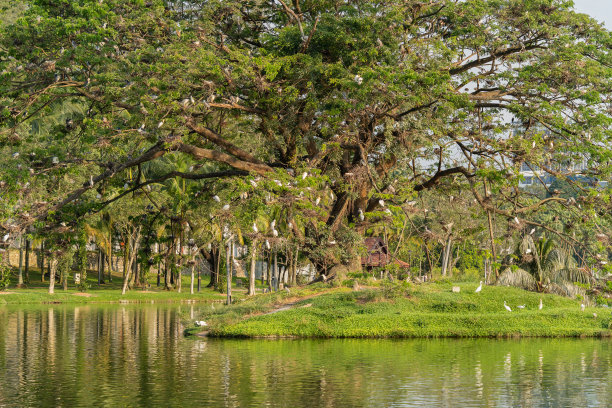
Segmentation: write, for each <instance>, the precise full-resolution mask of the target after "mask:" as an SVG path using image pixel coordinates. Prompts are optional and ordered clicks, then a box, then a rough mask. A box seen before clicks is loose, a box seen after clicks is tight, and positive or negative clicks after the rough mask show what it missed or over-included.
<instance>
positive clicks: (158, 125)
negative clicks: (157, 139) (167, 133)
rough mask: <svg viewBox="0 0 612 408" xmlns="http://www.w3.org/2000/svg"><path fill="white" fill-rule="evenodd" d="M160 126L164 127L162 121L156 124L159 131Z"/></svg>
mask: <svg viewBox="0 0 612 408" xmlns="http://www.w3.org/2000/svg"><path fill="white" fill-rule="evenodd" d="M162 126H164V121H163V120H162V121H161V122H159V123H158V124H157V128H158V129H159V128H160V127H162Z"/></svg>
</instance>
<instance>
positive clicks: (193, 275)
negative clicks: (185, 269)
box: [189, 265, 195, 295]
mask: <svg viewBox="0 0 612 408" xmlns="http://www.w3.org/2000/svg"><path fill="white" fill-rule="evenodd" d="M194 281H195V271H194V265H191V284H190V285H189V293H190V294H192V295H193V282H194Z"/></svg>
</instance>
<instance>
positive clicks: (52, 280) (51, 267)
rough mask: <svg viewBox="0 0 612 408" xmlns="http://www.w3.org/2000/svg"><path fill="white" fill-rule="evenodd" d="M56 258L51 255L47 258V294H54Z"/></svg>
mask: <svg viewBox="0 0 612 408" xmlns="http://www.w3.org/2000/svg"><path fill="white" fill-rule="evenodd" d="M57 263H58V260H57V256H56V255H55V254H51V256H50V257H49V293H50V294H53V293H55V291H54V290H55V272H56V271H57Z"/></svg>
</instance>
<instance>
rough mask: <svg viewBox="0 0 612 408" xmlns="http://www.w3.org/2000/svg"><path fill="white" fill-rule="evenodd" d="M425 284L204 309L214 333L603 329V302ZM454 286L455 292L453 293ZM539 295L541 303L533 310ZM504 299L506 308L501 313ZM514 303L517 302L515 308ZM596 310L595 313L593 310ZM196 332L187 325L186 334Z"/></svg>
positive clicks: (313, 292)
mask: <svg viewBox="0 0 612 408" xmlns="http://www.w3.org/2000/svg"><path fill="white" fill-rule="evenodd" d="M477 285H478V284H476V283H471V282H465V283H449V282H447V283H428V284H422V285H416V286H407V285H406V284H403V285H387V286H384V287H377V288H365V289H361V290H356V291H355V290H352V289H349V288H330V287H326V286H317V287H309V288H306V289H298V290H294V291H292V292H291V293H285V292H282V293H275V294H268V295H258V296H256V297H254V298H253V299H248V300H245V301H243V302H239V303H238V304H236V305H233V306H230V307H227V306H223V307H216V308H214V309H213V308H211V309H210V310H208V311H207V312H206V313H205V314H204V316H202V319H203V320H206V321H207V323H208V324H209V333H208V335H209V336H218V337H330V338H331V337H362V338H364V337H371V338H375V337H514V336H524V337H578V336H610V335H611V333H612V332H611V329H612V314H611V313H610V309H606V308H589V307H587V308H586V310H585V311H584V312H583V311H581V310H580V301H578V300H572V299H567V298H563V297H560V296H555V295H541V294H538V293H532V292H527V291H524V290H521V289H516V288H509V287H494V286H485V287H484V288H483V290H482V292H481V293H474V289H475V288H476V286H477ZM452 286H459V287H460V288H461V291H460V293H453V292H452V291H451V288H452ZM540 299H542V301H543V305H544V307H543V309H542V310H538V304H539V302H540ZM504 301H506V302H507V304H508V305H509V306H510V307H511V308H512V309H513V310H512V312H508V311H506V310H505V308H504V305H503V303H504ZM518 305H525V308H524V309H520V308H518V307H517V306H518ZM594 313H596V315H597V316H596V317H595V316H594V315H593V314H594ZM197 331H200V330H199V329H193V330H191V332H192V333H195V332H197Z"/></svg>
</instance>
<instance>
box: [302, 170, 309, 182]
mask: <svg viewBox="0 0 612 408" xmlns="http://www.w3.org/2000/svg"><path fill="white" fill-rule="evenodd" d="M306 177H308V173H306V172H303V173H302V180H305V179H306Z"/></svg>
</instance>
